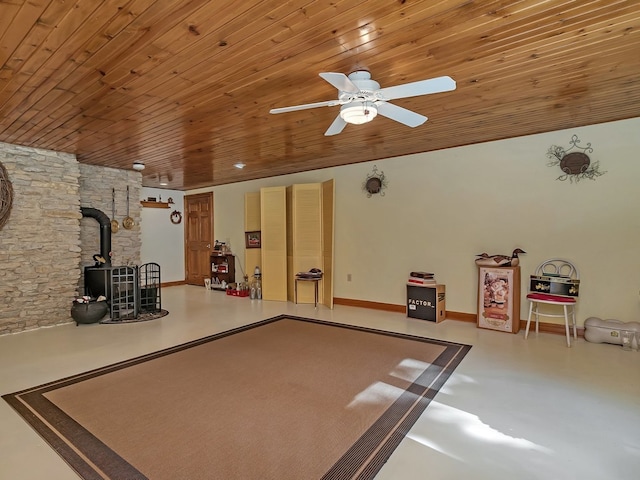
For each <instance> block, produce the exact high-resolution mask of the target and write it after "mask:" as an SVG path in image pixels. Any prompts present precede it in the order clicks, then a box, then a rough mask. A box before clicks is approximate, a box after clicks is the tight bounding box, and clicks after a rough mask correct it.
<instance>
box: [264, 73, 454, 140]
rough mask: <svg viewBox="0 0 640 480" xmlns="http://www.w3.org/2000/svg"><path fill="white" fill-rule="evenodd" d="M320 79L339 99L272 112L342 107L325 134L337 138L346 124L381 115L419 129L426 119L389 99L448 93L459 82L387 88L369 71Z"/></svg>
mask: <svg viewBox="0 0 640 480" xmlns="http://www.w3.org/2000/svg"><path fill="white" fill-rule="evenodd" d="M320 76H321V77H322V78H324V79H325V80H326V81H327V82H329V83H330V84H331V85H333V86H334V87H336V88H337V89H338V92H339V93H338V98H337V99H336V100H328V101H326V102H317V103H307V104H304V105H295V106H292V107H281V108H273V109H271V110H270V113H285V112H293V111H296V110H306V109H309V108H316V107H334V106H337V105H340V113H339V114H338V116H337V117H336V119H335V120H334V121H333V123H332V124H331V125H330V126H329V129H328V130H327V131H326V132H325V133H324V134H325V135H327V136H330V135H337V134H338V133H340V132H342V130H344V127H346V126H347V123H352V124H355V125H359V124H362V123H367V122H370V121H371V120H373V119H374V118H375V117H376V116H377V115H378V114H380V115H382V116H384V117H387V118H390V119H391V120H395V121H396V122H400V123H402V124H404V125H407V126H409V127H417V126H418V125H422V124H423V123H424V122H426V121H427V117H425V116H423V115H420V114H419V113H415V112H412V111H411V110H407V109H406V108H402V107H399V106H397V105H394V104H392V103H389V100H395V99H397V98H408V97H416V96H418V95H429V94H431V93H440V92H448V91H451V90H455V89H456V82H455V81H454V80H453V79H452V78H451V77H446V76H445V77H437V78H431V79H429V80H420V81H418V82H412V83H405V84H403V85H396V86H395V87H387V88H380V84H379V83H378V82H376V81H375V80H371V74H370V73H369V72H368V71H366V70H357V71H355V72H352V73H350V74H349V75H348V76H347V75H345V74H344V73H333V72H324V73H321V74H320Z"/></svg>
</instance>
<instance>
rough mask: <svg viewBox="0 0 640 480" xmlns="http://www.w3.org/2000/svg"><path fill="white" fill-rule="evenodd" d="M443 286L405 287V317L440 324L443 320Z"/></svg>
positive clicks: (444, 311)
mask: <svg viewBox="0 0 640 480" xmlns="http://www.w3.org/2000/svg"><path fill="white" fill-rule="evenodd" d="M445 315H446V310H445V286H444V285H430V286H421V285H407V316H408V317H411V318H419V319H421V320H428V321H430V322H436V323H440V322H441V321H443V320H444V319H445Z"/></svg>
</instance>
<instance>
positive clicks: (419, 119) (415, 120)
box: [376, 102, 427, 127]
mask: <svg viewBox="0 0 640 480" xmlns="http://www.w3.org/2000/svg"><path fill="white" fill-rule="evenodd" d="M376 106H377V107H378V114H379V115H382V116H384V117H387V118H390V119H391V120H395V121H396V122H400V123H403V124H404V125H407V126H408V127H417V126H418V125H422V124H423V123H424V122H426V121H427V117H425V116H424V115H420V114H419V113H416V112H412V111H411V110H407V109H406V108H402V107H399V106H397V105H394V104H393V103H387V102H376Z"/></svg>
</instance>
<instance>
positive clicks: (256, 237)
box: [244, 231, 262, 248]
mask: <svg viewBox="0 0 640 480" xmlns="http://www.w3.org/2000/svg"><path fill="white" fill-rule="evenodd" d="M244 246H245V248H260V247H261V246H262V241H261V238H260V232H259V231H258V232H244Z"/></svg>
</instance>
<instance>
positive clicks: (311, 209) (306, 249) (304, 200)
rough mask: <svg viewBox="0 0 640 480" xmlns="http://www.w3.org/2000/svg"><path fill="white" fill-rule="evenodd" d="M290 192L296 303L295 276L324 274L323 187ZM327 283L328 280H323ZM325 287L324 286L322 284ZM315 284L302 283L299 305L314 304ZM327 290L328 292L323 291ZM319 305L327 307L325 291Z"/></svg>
mask: <svg viewBox="0 0 640 480" xmlns="http://www.w3.org/2000/svg"><path fill="white" fill-rule="evenodd" d="M289 188H290V191H291V195H290V200H289V201H290V209H289V210H290V218H291V222H290V232H291V249H290V257H289V263H290V269H289V300H290V301H294V288H295V274H296V273H298V272H307V271H309V270H311V269H312V268H319V269H321V270H323V271H324V268H323V258H322V185H321V184H320V183H307V184H299V185H292V186H291V187H289ZM323 281H324V279H323ZM320 285H322V282H321V283H320ZM314 288H315V286H314V285H313V282H298V303H314V296H315V293H314ZM322 290H324V289H322ZM322 290H321V291H319V292H318V297H319V299H318V301H319V303H323V298H322V294H323V291H322Z"/></svg>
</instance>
